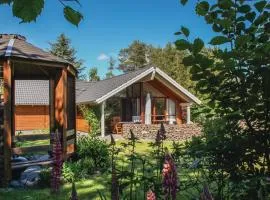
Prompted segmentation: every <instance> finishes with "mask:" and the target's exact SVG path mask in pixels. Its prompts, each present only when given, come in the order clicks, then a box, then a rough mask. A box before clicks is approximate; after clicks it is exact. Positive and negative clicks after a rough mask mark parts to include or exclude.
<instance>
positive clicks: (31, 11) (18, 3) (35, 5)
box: [12, 0, 44, 22]
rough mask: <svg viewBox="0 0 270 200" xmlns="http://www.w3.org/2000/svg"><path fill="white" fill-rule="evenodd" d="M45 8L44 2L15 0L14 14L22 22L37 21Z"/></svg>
mask: <svg viewBox="0 0 270 200" xmlns="http://www.w3.org/2000/svg"><path fill="white" fill-rule="evenodd" d="M43 7H44V0H14V1H13V6H12V12H13V15H14V16H15V17H18V18H20V19H22V22H31V21H35V20H36V18H37V17H38V15H40V13H41V11H42V9H43Z"/></svg>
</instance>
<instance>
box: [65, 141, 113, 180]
mask: <svg viewBox="0 0 270 200" xmlns="http://www.w3.org/2000/svg"><path fill="white" fill-rule="evenodd" d="M109 165H110V158H109V145H108V144H106V142H105V141H102V140H100V139H98V138H97V137H90V136H89V137H82V138H80V139H79V140H78V149H77V159H76V160H73V161H67V162H65V163H64V166H63V178H64V181H65V182H70V183H72V182H73V181H77V180H79V179H86V178H88V177H89V176H90V175H92V174H94V173H95V172H97V171H102V172H103V171H105V170H107V169H108V167H109Z"/></svg>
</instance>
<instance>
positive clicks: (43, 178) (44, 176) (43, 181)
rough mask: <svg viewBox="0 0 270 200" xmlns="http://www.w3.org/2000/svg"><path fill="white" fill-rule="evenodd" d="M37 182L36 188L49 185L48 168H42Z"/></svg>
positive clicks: (49, 170) (49, 174)
mask: <svg viewBox="0 0 270 200" xmlns="http://www.w3.org/2000/svg"><path fill="white" fill-rule="evenodd" d="M39 178H40V179H39V181H38V186H39V187H41V188H46V187H48V185H50V183H51V169H50V168H44V169H42V170H41V172H40V175H39Z"/></svg>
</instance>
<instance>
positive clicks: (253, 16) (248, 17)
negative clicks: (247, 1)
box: [246, 11, 256, 22]
mask: <svg viewBox="0 0 270 200" xmlns="http://www.w3.org/2000/svg"><path fill="white" fill-rule="evenodd" d="M255 17H256V13H255V12H254V11H253V12H249V13H247V14H246V18H247V20H248V21H250V22H253V21H254V19H255Z"/></svg>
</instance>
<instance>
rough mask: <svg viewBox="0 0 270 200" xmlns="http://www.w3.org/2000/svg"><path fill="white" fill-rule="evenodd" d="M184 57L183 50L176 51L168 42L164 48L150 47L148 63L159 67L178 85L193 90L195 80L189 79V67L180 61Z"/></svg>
mask: <svg viewBox="0 0 270 200" xmlns="http://www.w3.org/2000/svg"><path fill="white" fill-rule="evenodd" d="M184 57H185V52H184V51H178V50H177V49H176V48H175V46H174V45H172V44H170V43H168V44H167V45H166V46H165V47H164V48H161V47H158V48H155V47H152V46H151V47H150V55H149V62H150V65H152V66H156V67H158V68H160V69H161V70H163V71H164V72H166V73H167V74H168V75H169V76H170V77H172V78H173V79H174V80H175V81H176V82H178V83H179V84H180V85H182V86H183V87H185V88H187V89H189V90H191V91H193V92H194V87H195V82H194V81H192V80H191V75H190V72H189V69H188V68H187V67H185V66H184V65H183V63H182V61H183V58H184Z"/></svg>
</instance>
